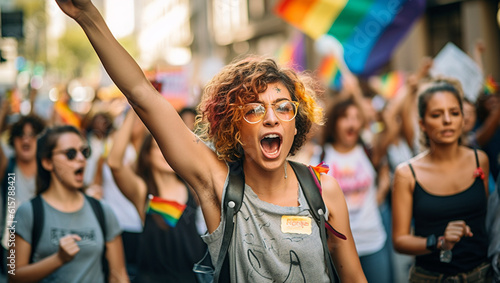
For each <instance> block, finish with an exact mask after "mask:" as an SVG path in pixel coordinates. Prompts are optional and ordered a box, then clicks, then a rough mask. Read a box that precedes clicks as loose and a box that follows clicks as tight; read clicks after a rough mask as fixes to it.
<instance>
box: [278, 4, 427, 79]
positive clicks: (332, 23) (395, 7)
mask: <svg viewBox="0 0 500 283" xmlns="http://www.w3.org/2000/svg"><path fill="white" fill-rule="evenodd" d="M424 9H425V0H393V1H386V0H280V1H279V2H278V3H277V4H276V6H275V12H276V14H277V15H278V16H280V17H281V18H283V19H284V20H285V21H287V22H288V23H290V24H291V25H293V26H295V27H296V28H298V29H299V30H301V31H303V32H304V33H305V34H307V35H309V36H310V37H311V38H313V39H318V38H319V37H320V36H321V35H323V34H329V35H331V36H334V37H335V38H337V40H338V41H339V42H340V43H341V44H342V46H343V47H344V59H345V62H346V64H347V67H348V68H349V69H350V70H351V72H353V73H355V74H357V75H365V76H367V75H372V74H374V73H375V72H376V71H377V70H378V69H379V68H380V67H382V66H383V65H384V64H386V63H387V62H388V61H389V59H390V57H391V55H392V52H393V50H394V48H395V47H396V45H397V44H398V43H399V41H400V40H401V39H402V38H403V37H404V35H405V34H406V33H407V31H408V30H409V29H410V27H411V26H412V24H413V22H414V21H415V20H416V19H418V18H419V17H420V15H422V13H423V12H424Z"/></svg>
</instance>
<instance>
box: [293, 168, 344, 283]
mask: <svg viewBox="0 0 500 283" xmlns="http://www.w3.org/2000/svg"><path fill="white" fill-rule="evenodd" d="M288 162H289V163H290V165H291V166H292V169H293V171H294V172H295V175H297V179H298V180H299V183H300V186H301V187H302V191H303V192H304V196H305V198H306V200H307V204H308V205H309V208H310V211H311V214H312V216H313V217H314V220H315V221H316V223H317V224H318V226H319V231H320V236H321V242H322V244H323V253H324V256H325V264H326V265H327V267H328V273H329V274H330V282H337V281H338V280H337V279H338V275H337V271H336V270H335V266H334V265H333V260H332V257H331V255H330V250H329V249H328V243H327V240H326V228H325V225H326V224H325V223H327V222H326V221H325V212H326V207H325V203H324V202H323V198H322V197H321V194H320V191H319V187H318V185H319V183H318V182H317V181H318V180H317V178H316V177H314V176H313V174H314V172H312V171H310V170H312V168H311V167H308V166H306V165H304V164H301V163H298V162H294V161H288Z"/></svg>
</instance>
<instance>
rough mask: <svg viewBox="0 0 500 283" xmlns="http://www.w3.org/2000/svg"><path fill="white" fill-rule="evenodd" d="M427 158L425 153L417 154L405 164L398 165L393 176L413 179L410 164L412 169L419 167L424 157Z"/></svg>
mask: <svg viewBox="0 0 500 283" xmlns="http://www.w3.org/2000/svg"><path fill="white" fill-rule="evenodd" d="M426 156H427V152H423V153H420V154H418V155H417V156H415V157H412V158H411V159H409V160H408V161H406V162H402V163H400V164H399V165H398V166H397V167H396V170H395V171H394V175H395V176H396V175H398V176H399V177H413V173H412V171H411V170H412V169H411V167H410V164H411V166H412V167H413V168H415V167H418V166H420V164H421V163H423V162H425V157H426Z"/></svg>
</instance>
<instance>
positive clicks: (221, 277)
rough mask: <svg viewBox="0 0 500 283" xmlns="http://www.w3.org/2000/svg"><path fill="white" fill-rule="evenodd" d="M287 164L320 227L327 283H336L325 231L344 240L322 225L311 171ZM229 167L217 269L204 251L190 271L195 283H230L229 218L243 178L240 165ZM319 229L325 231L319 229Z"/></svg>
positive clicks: (238, 204) (231, 226) (322, 209)
mask: <svg viewBox="0 0 500 283" xmlns="http://www.w3.org/2000/svg"><path fill="white" fill-rule="evenodd" d="M288 162H289V163H290V165H291V167H292V169H293V170H294V172H295V174H296V175H297V179H298V180H299V183H300V186H301V187H302V190H303V192H304V196H305V198H306V200H307V204H308V205H309V208H310V212H311V215H312V216H313V218H314V221H315V222H316V224H317V225H318V226H319V227H320V229H319V230H320V236H321V242H322V244H323V253H324V255H325V263H326V265H327V267H328V274H329V275H330V282H338V281H339V280H338V276H337V272H336V270H335V266H334V265H333V260H332V258H331V255H330V251H329V249H328V244H327V235H326V229H328V230H330V231H331V232H332V233H333V234H334V235H335V236H337V237H340V238H342V239H345V236H344V235H342V234H341V233H339V232H338V231H336V230H335V229H334V228H333V227H331V226H330V224H329V223H328V222H326V221H325V216H324V213H325V211H326V207H325V203H324V202H323V199H322V197H321V185H320V183H319V180H318V178H317V177H316V174H315V173H314V171H313V169H312V167H311V166H306V165H304V164H302V163H298V162H294V161H288ZM229 165H230V166H229V182H228V185H227V187H226V190H225V195H224V203H223V206H222V217H224V218H225V225H224V230H223V238H222V244H221V247H220V252H219V256H218V259H217V266H215V267H213V265H212V262H211V261H210V256H208V249H207V252H206V253H205V256H204V257H203V258H202V259H201V260H200V261H199V262H198V263H196V264H195V265H194V267H193V271H194V272H195V274H196V276H197V279H198V282H200V283H201V282H207V283H208V282H214V283H218V282H230V277H229V255H228V253H227V251H228V248H229V244H230V243H231V238H232V235H233V230H234V222H233V217H234V216H235V215H236V213H238V211H239V210H240V207H241V204H242V200H243V191H244V188H245V176H244V174H243V168H242V166H241V164H239V163H231V164H229ZM322 227H325V228H323V229H322ZM207 258H208V259H207Z"/></svg>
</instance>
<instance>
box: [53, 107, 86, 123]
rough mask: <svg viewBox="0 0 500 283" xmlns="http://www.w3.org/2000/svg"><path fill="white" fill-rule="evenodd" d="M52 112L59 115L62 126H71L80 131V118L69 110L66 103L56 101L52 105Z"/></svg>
mask: <svg viewBox="0 0 500 283" xmlns="http://www.w3.org/2000/svg"><path fill="white" fill-rule="evenodd" d="M54 111H55V112H57V114H59V116H60V117H61V119H62V120H63V122H64V124H67V125H72V126H75V127H76V128H78V129H80V126H81V123H82V122H81V120H80V117H79V116H78V115H77V114H76V113H75V112H73V110H71V108H70V107H69V105H68V104H67V103H64V102H61V101H57V102H56V103H55V104H54Z"/></svg>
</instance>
